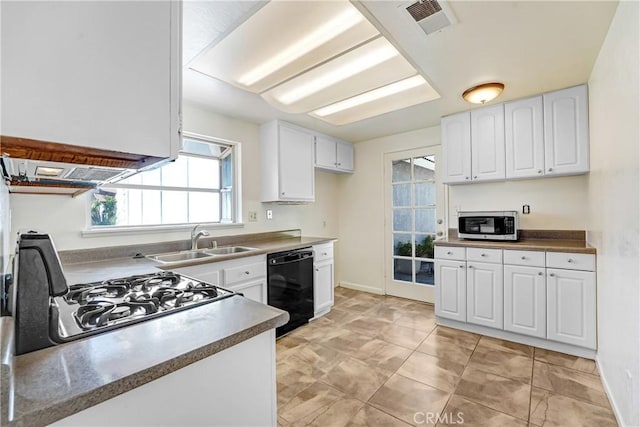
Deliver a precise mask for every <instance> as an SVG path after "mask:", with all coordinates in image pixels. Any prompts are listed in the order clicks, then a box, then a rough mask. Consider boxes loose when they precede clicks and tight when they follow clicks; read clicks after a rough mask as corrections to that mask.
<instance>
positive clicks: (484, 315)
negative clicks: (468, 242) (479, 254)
mask: <svg viewBox="0 0 640 427" xmlns="http://www.w3.org/2000/svg"><path fill="white" fill-rule="evenodd" d="M502 274H503V273H502V264H489V263H481V262H474V263H471V262H469V263H467V322H469V323H475V324H476V325H483V326H489V327H491V328H498V329H502V324H503V323H502V310H503V309H502V306H503V297H502V286H503V285H502V283H503V279H502Z"/></svg>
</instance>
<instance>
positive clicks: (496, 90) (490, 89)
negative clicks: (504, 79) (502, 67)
mask: <svg viewBox="0 0 640 427" xmlns="http://www.w3.org/2000/svg"><path fill="white" fill-rule="evenodd" d="M503 89H504V84H503V83H497V82H493V83H483V84H481V85H478V86H474V87H471V88H469V89H467V90H465V91H464V92H463V93H462V97H463V98H464V100H465V101H467V102H470V103H472V104H484V103H487V102H489V101H491V100H492V99H495V98H496V97H497V96H498V95H500V93H502V90H503Z"/></svg>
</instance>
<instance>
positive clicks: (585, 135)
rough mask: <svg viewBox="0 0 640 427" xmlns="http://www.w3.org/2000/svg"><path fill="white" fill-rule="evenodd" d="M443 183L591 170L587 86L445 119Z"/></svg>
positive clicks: (576, 172) (555, 174) (442, 126)
mask: <svg viewBox="0 0 640 427" xmlns="http://www.w3.org/2000/svg"><path fill="white" fill-rule="evenodd" d="M440 127H441V132H442V153H443V159H444V166H443V169H444V172H443V180H442V182H443V183H444V184H462V183H472V182H481V181H499V180H503V179H523V178H540V177H545V176H561V175H580V174H583V173H587V172H589V117H588V99H587V86H586V85H581V86H576V87H571V88H568V89H562V90H558V91H555V92H550V93H545V94H543V95H539V96H535V97H532V98H527V99H521V100H518V101H512V102H507V103H504V104H499V105H493V106H489V107H482V108H478V109H476V110H473V111H471V112H470V113H469V112H464V113H458V114H453V115H451V116H446V117H443V118H442V119H441V121H440Z"/></svg>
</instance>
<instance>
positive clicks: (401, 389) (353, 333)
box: [276, 288, 616, 427]
mask: <svg viewBox="0 0 640 427" xmlns="http://www.w3.org/2000/svg"><path fill="white" fill-rule="evenodd" d="M276 348H277V377H278V424H279V425H281V426H303V425H311V426H324V427H327V426H406V425H435V424H438V425H449V424H451V425H453V424H457V425H465V426H527V425H528V426H547V425H549V426H609V425H611V426H615V425H616V421H615V418H614V416H613V413H612V412H611V408H610V405H609V402H608V400H607V397H606V395H605V393H604V390H603V388H602V383H601V381H600V377H599V376H598V372H597V369H596V366H595V363H594V362H593V361H592V360H587V359H582V358H579V357H574V356H568V355H565V354H560V353H555V352H551V351H547V350H542V349H539V348H533V347H529V346H525V345H520V344H515V343H511V342H507V341H501V340H498V339H494V338H489V337H485V336H480V335H475V334H471V333H468V332H462V331H458V330H455V329H450V328H444V327H439V326H436V323H435V316H434V313H433V306H432V305H429V304H422V303H418V302H414V301H410V300H404V299H400V298H395V297H385V296H378V295H372V294H368V293H364V292H357V291H353V290H349V289H345V288H337V289H336V294H335V306H334V307H333V309H332V311H331V312H330V313H329V314H327V315H326V316H324V317H322V318H320V319H318V320H316V321H313V322H311V323H310V324H309V325H306V326H303V327H301V328H299V329H297V330H296V331H294V332H293V333H291V334H289V335H288V336H286V337H283V338H282V339H280V340H278V341H277V345H276ZM437 415H439V417H440V419H439V420H437V419H436V418H435V417H436V416H437Z"/></svg>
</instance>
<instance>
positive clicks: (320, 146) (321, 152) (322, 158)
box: [315, 135, 337, 169]
mask: <svg viewBox="0 0 640 427" xmlns="http://www.w3.org/2000/svg"><path fill="white" fill-rule="evenodd" d="M315 148H316V163H315V165H316V167H317V168H323V169H335V168H336V167H337V160H336V142H335V141H334V140H333V139H330V138H327V137H324V136H319V135H318V136H316V142H315Z"/></svg>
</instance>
